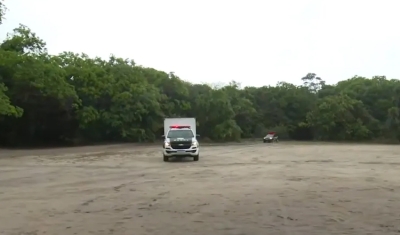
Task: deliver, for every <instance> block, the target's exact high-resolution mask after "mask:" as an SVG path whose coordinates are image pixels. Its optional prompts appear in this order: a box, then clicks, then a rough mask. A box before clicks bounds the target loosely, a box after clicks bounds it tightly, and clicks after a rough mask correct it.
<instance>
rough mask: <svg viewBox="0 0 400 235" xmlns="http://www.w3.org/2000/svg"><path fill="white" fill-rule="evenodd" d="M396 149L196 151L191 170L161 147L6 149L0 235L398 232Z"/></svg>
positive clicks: (399, 163) (1, 165)
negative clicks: (167, 158) (197, 156)
mask: <svg viewBox="0 0 400 235" xmlns="http://www.w3.org/2000/svg"><path fill="white" fill-rule="evenodd" d="M399 150H400V146H394V145H392V146H385V145H354V144H346V145H341V144H320V145H318V144H295V143H279V144H252V145H231V146H229V145H221V146H204V147H203V148H202V151H201V157H200V161H199V162H193V161H192V160H191V159H188V160H183V161H174V162H163V161H162V159H161V152H160V151H161V150H160V148H159V145H157V146H134V145H132V146H126V145H125V147H124V146H118V145H115V146H107V147H81V148H71V149H57V150H32V151H26V150H18V151H3V152H1V153H0V234H7V235H17V234H18V235H20V234H30V235H36V234H37V235H39V234H47V235H71V234H79V235H81V234H82V235H86V234H96V235H102V234H116V235H120V234H124V235H125V234H126V235H145V234H148V235H204V234H212V235H222V234H224V235H225V234H227V235H228V234H229V235H245V234H246V235H265V234H268V235H275V234H276V235H278V234H279V235H281V234H284V235H289V234H290V235H292V234H296V235H298V234H301V235H306V234H307V235H311V234H318V235H321V234H324V235H328V234H352V235H358V234H363V235H365V234H371V235H378V234H379V235H380V234H385V235H390V234H400V154H399V153H400V151H399ZM24 155H28V156H24ZM22 156H24V157H22Z"/></svg>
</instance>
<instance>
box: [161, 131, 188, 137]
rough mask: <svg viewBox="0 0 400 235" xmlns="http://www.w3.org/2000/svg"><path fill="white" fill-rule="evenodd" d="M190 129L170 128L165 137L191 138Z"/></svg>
mask: <svg viewBox="0 0 400 235" xmlns="http://www.w3.org/2000/svg"><path fill="white" fill-rule="evenodd" d="M193 137H194V135H193V132H192V130H170V131H169V132H168V135H167V138H193Z"/></svg>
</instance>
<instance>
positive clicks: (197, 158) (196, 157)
mask: <svg viewBox="0 0 400 235" xmlns="http://www.w3.org/2000/svg"><path fill="white" fill-rule="evenodd" d="M199 157H200V154H199V155H197V156H194V157H193V161H195V162H197V161H198V160H199Z"/></svg>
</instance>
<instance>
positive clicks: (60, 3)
mask: <svg viewBox="0 0 400 235" xmlns="http://www.w3.org/2000/svg"><path fill="white" fill-rule="evenodd" d="M5 4H6V5H7V7H8V8H9V11H8V12H7V15H6V18H7V19H6V21H5V22H4V25H2V26H0V32H1V33H0V37H1V38H4V36H5V34H6V32H10V31H11V30H12V29H13V28H15V27H16V26H17V25H18V24H19V23H23V24H25V25H27V26H29V27H30V28H31V29H32V30H33V31H34V32H36V33H37V34H38V35H39V36H40V37H41V38H43V39H44V40H45V41H46V42H47V43H48V49H49V51H50V53H53V54H56V53H59V52H62V51H73V52H78V53H80V52H85V53H86V54H89V55H90V56H101V57H107V56H108V55H110V54H111V53H113V54H115V55H116V56H120V57H129V58H132V59H134V60H135V61H136V63H138V64H140V65H143V66H146V67H153V68H156V69H159V70H164V71H166V72H169V71H173V72H175V73H176V74H177V75H178V76H180V77H181V78H182V79H185V80H188V81H191V82H196V83H200V82H207V83H228V82H229V81H231V80H235V81H238V82H240V83H242V84H243V85H254V86H261V85H268V84H272V85H273V84H276V82H278V81H286V82H292V83H296V84H298V83H300V78H301V77H302V76H304V75H306V74H307V73H308V72H314V73H316V74H317V75H319V76H320V77H322V78H323V79H325V80H326V81H327V82H328V83H336V82H337V81H339V80H344V79H347V78H350V77H352V76H353V75H362V76H367V77H370V76H373V75H386V76H387V77H389V78H400V68H399V67H400V27H399V24H400V14H399V13H398V12H399V9H400V0H279V1H278V0H246V1H245V0H241V1H238V0H229V1H228V0H225V1H223V0H213V1H212V0H201V1H199V0H197V1H194V0H190V1H189V0H140V1H139V0H114V1H104V0H96V1H95V0H68V1H67V0H35V1H33V0H6V1H5Z"/></svg>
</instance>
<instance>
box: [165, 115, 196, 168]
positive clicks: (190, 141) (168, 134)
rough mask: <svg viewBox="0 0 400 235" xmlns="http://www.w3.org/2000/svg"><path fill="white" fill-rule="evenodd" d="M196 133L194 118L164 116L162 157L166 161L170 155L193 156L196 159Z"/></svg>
mask: <svg viewBox="0 0 400 235" xmlns="http://www.w3.org/2000/svg"><path fill="white" fill-rule="evenodd" d="M198 137H200V136H199V135H198V134H197V133H196V119H195V118H166V119H164V135H162V138H163V139H164V143H163V150H162V154H163V159H164V161H165V162H167V161H168V160H169V159H170V158H172V157H193V160H194V161H198V160H199V157H200V146H199V142H198V141H197V138H198Z"/></svg>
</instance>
